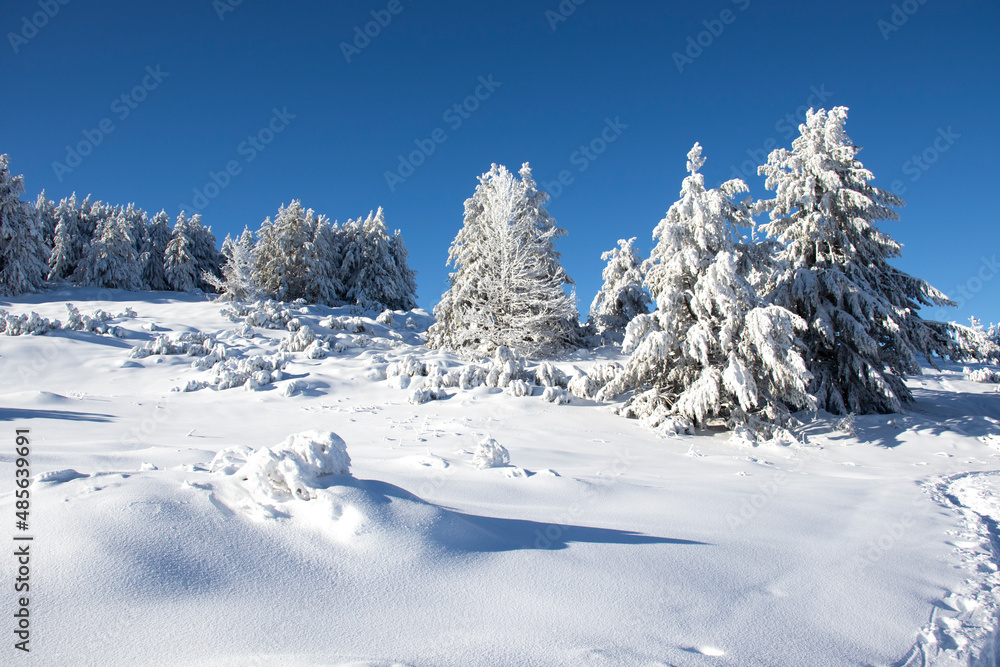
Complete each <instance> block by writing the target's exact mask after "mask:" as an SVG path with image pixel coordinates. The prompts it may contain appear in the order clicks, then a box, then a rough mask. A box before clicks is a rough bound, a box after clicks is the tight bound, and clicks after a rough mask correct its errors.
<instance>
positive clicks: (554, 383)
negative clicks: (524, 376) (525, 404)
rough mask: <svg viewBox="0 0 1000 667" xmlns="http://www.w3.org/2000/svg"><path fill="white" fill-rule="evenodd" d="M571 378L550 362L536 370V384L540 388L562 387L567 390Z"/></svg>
mask: <svg viewBox="0 0 1000 667" xmlns="http://www.w3.org/2000/svg"><path fill="white" fill-rule="evenodd" d="M568 383H569V378H567V377H566V374H565V373H563V372H562V371H561V370H559V369H558V368H556V367H555V366H553V365H552V364H551V363H549V362H548V361H545V362H542V363H541V364H540V365H539V366H538V368H536V369H535V384H537V385H538V386H539V387H562V388H564V389H565V388H566V385H567V384H568Z"/></svg>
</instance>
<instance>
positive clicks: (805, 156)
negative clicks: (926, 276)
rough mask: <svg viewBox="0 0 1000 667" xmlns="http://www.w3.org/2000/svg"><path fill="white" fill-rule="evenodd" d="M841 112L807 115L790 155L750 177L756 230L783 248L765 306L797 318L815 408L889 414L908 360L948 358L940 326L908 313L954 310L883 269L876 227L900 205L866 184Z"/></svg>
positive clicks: (899, 399)
mask: <svg viewBox="0 0 1000 667" xmlns="http://www.w3.org/2000/svg"><path fill="white" fill-rule="evenodd" d="M846 119H847V108H846V107H836V108H834V109H831V110H830V111H829V112H826V111H825V110H823V109H820V110H819V111H816V112H814V111H812V110H811V109H810V110H809V113H808V114H807V116H806V122H805V123H804V124H802V125H800V126H799V130H800V132H801V136H799V137H798V138H797V139H795V141H793V142H792V150H791V151H788V150H786V149H784V148H782V149H778V150H775V151H773V152H772V153H771V155H770V156H769V157H768V163H767V164H765V165H763V166H761V167H760V168H759V171H760V173H761V174H762V175H766V176H767V187H768V188H769V189H771V190H774V191H775V198H774V199H773V200H770V201H767V202H763V203H762V206H761V207H762V208H763V209H767V210H769V211H770V218H771V222H770V223H769V224H767V225H765V226H764V227H763V229H764V230H765V231H766V232H767V234H768V235H769V236H771V237H774V238H776V239H777V240H778V241H780V242H781V243H782V244H783V246H784V248H783V250H782V252H781V253H780V255H779V260H780V266H781V269H780V271H779V274H778V276H777V279H776V288H775V289H774V291H773V293H772V294H771V296H770V300H771V301H772V302H773V303H774V304H776V305H779V306H784V307H785V308H788V309H789V310H791V311H792V312H794V313H795V314H796V315H798V316H799V317H801V318H802V319H804V320H805V321H806V322H807V323H808V325H809V329H808V331H807V332H806V333H805V334H804V336H803V338H804V340H805V342H806V344H807V349H808V352H807V355H806V356H807V358H808V359H809V364H810V370H811V371H812V373H813V382H812V385H811V387H810V389H811V393H813V394H814V395H815V396H816V398H817V399H818V401H819V407H821V408H824V409H826V410H828V411H829V412H832V413H835V414H845V413H857V414H863V413H872V412H882V413H887V412H897V411H899V410H900V409H901V408H902V406H903V405H904V404H907V403H910V402H911V401H912V400H913V398H912V394H911V392H910V390H909V389H908V388H907V387H906V385H905V384H904V381H903V379H904V377H905V375H906V374H907V373H911V374H919V373H920V365H919V363H918V362H917V359H916V354H917V353H918V352H919V353H922V354H924V355H925V356H927V357H928V359H929V358H930V355H931V354H933V353H938V354H947V346H946V344H945V343H944V342H943V340H942V339H943V336H942V334H941V331H940V327H937V326H934V325H932V324H931V323H927V322H924V321H923V320H922V319H920V317H919V316H918V315H917V313H916V310H917V309H918V308H919V307H920V306H925V305H953V304H951V302H950V301H948V299H947V297H946V296H945V295H944V294H942V293H941V292H939V291H938V290H936V289H934V288H933V287H931V286H930V285H929V284H927V283H926V282H924V281H923V280H919V279H917V278H914V277H912V276H909V275H907V274H905V273H903V272H902V271H900V270H898V269H896V268H894V267H892V266H890V265H889V262H888V260H889V259H890V258H892V257H898V256H899V255H900V245H899V244H898V243H896V242H895V241H894V240H892V238H891V237H890V236H889V235H888V234H885V233H883V232H882V231H880V230H879V229H878V228H877V227H875V223H877V222H879V221H882V220H897V219H898V218H899V216H898V215H897V213H896V212H895V211H894V210H893V208H892V207H898V206H902V205H903V202H902V200H901V199H899V198H898V197H896V196H895V195H893V194H891V193H889V192H886V191H885V190H881V189H879V188H877V187H874V186H872V185H870V184H869V181H871V180H872V179H873V178H874V177H873V175H872V173H871V172H870V171H868V170H867V169H865V168H864V166H863V165H862V164H861V162H860V161H858V160H857V159H856V157H855V156H856V155H857V153H858V151H859V150H860V148H859V147H858V146H855V145H854V144H853V143H852V142H851V140H850V138H849V137H848V136H847V135H846V134H845V133H844V122H845V121H846Z"/></svg>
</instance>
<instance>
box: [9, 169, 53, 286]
mask: <svg viewBox="0 0 1000 667" xmlns="http://www.w3.org/2000/svg"><path fill="white" fill-rule="evenodd" d="M8 164H9V159H8V157H7V155H6V154H4V155H0V295H4V296H13V295H16V294H21V293H23V292H34V291H35V290H37V289H38V288H39V287H41V285H42V280H43V278H44V277H45V274H46V272H47V271H46V265H45V258H46V256H47V252H48V249H47V248H46V247H45V242H44V237H43V231H42V226H41V222H40V220H39V216H38V213H37V211H36V210H35V207H34V206H33V205H31V204H30V203H28V202H23V201H21V195H22V194H24V178H23V177H22V176H12V175H11V173H10V170H9V169H8Z"/></svg>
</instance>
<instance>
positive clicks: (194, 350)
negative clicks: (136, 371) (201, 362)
mask: <svg viewBox="0 0 1000 667" xmlns="http://www.w3.org/2000/svg"><path fill="white" fill-rule="evenodd" d="M176 354H185V355H187V356H189V357H205V356H209V357H218V358H219V359H225V358H226V348H225V345H222V344H221V343H219V342H217V341H216V340H215V337H214V336H212V335H211V334H207V333H205V332H203V331H182V332H180V333H168V334H160V335H159V336H157V337H156V338H154V339H153V340H150V341H147V342H145V343H143V344H142V345H137V346H135V347H133V348H132V349H131V350H130V351H129V355H128V356H129V358H130V359H145V358H146V357H150V356H155V355H176ZM213 363H214V362H213Z"/></svg>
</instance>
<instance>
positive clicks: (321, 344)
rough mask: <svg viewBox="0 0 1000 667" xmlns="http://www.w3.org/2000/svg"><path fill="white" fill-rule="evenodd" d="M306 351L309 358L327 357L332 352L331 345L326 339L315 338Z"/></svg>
mask: <svg viewBox="0 0 1000 667" xmlns="http://www.w3.org/2000/svg"><path fill="white" fill-rule="evenodd" d="M304 352H305V355H306V358H307V359H326V358H327V356H328V355H329V354H330V346H329V345H328V344H327V342H326V341H325V340H314V341H313V342H311V343H309V347H307V348H306V349H305V350H304Z"/></svg>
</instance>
